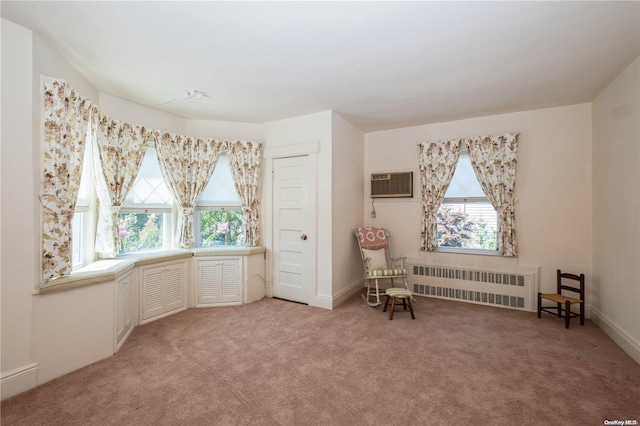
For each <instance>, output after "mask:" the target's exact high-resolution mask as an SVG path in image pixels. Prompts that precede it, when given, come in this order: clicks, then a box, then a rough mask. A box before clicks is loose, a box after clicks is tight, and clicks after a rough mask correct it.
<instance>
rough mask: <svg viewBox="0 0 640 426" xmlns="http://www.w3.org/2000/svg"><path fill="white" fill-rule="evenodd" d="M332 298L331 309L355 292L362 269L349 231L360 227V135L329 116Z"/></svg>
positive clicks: (362, 182)
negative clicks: (330, 143) (330, 135)
mask: <svg viewBox="0 0 640 426" xmlns="http://www.w3.org/2000/svg"><path fill="white" fill-rule="evenodd" d="M331 126H332V129H331V130H332V135H333V136H332V150H331V158H332V160H331V170H332V177H331V180H332V181H331V195H332V200H331V205H332V206H333V208H332V209H331V215H332V224H333V228H332V229H331V232H332V250H331V252H332V256H333V260H332V269H333V274H332V282H333V287H332V294H333V298H334V300H333V306H334V307H335V306H336V305H338V304H339V303H341V302H342V301H343V300H345V299H346V298H348V296H350V295H351V294H352V293H353V291H354V290H356V291H357V290H359V289H360V288H361V287H362V282H363V268H362V261H361V259H360V254H359V251H358V245H357V243H356V239H355V237H354V234H353V231H354V229H356V228H357V227H358V226H362V215H363V212H362V205H363V203H364V179H362V175H363V173H364V134H363V133H362V132H361V131H360V130H359V129H357V128H356V127H354V126H353V125H351V123H349V122H348V121H347V120H345V119H344V118H342V117H341V116H340V115H339V114H337V113H335V112H334V113H332V120H331Z"/></svg>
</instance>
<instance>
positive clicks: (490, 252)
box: [434, 247, 502, 257]
mask: <svg viewBox="0 0 640 426" xmlns="http://www.w3.org/2000/svg"><path fill="white" fill-rule="evenodd" d="M434 251H435V252H436V253H457V254H472V255H481V256H500V257H502V253H500V252H499V251H498V250H483V249H470V248H461V247H438V248H436V249H435V250H434Z"/></svg>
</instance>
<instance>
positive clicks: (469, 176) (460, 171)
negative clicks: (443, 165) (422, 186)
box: [444, 151, 486, 198]
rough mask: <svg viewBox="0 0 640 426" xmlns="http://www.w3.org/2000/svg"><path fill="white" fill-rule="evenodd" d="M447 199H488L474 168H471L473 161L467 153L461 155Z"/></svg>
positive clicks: (448, 189)
mask: <svg viewBox="0 0 640 426" xmlns="http://www.w3.org/2000/svg"><path fill="white" fill-rule="evenodd" d="M444 197H445V198H472V197H483V198H484V197H486V195H485V193H484V191H483V190H482V187H481V186H480V182H478V178H477V177H476V174H475V172H474V171H473V166H471V160H470V159H469V154H467V153H466V152H464V151H463V152H461V153H460V159H459V160H458V166H457V167H456V171H455V172H454V174H453V178H451V184H450V185H449V188H447V192H446V193H445V195H444Z"/></svg>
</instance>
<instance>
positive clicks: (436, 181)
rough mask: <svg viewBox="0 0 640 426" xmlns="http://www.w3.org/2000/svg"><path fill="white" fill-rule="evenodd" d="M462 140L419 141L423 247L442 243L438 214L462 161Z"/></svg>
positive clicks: (433, 247) (429, 248) (432, 247)
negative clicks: (460, 160) (439, 237)
mask: <svg viewBox="0 0 640 426" xmlns="http://www.w3.org/2000/svg"><path fill="white" fill-rule="evenodd" d="M461 147H462V141H461V140H442V141H433V142H423V143H420V144H418V150H419V157H420V180H421V184H422V185H421V191H422V196H421V201H422V233H421V238H420V250H427V251H433V250H435V249H436V247H437V246H438V218H437V213H438V209H439V208H440V205H441V204H442V201H443V200H444V194H445V193H446V192H447V188H448V187H449V183H451V178H452V177H453V172H454V171H455V169H456V165H457V164H458V158H459V157H460V150H461Z"/></svg>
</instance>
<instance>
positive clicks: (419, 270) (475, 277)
mask: <svg viewBox="0 0 640 426" xmlns="http://www.w3.org/2000/svg"><path fill="white" fill-rule="evenodd" d="M413 274H414V275H424V276H426V277H437V278H450V279H456V280H463V281H478V282H482V283H492V284H505V285H517V286H520V287H523V286H524V278H525V276H524V275H516V274H504V273H502V272H486V271H474V270H469V269H456V268H441V267H435V266H417V265H414V266H413Z"/></svg>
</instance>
